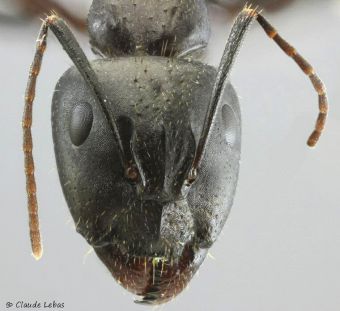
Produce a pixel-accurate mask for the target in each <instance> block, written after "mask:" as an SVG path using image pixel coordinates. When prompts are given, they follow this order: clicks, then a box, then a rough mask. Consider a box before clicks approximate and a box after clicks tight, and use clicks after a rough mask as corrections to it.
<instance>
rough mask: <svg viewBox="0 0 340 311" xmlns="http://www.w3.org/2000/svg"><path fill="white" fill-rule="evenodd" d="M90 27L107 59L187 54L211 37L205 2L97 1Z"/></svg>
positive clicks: (94, 42) (96, 49)
mask: <svg viewBox="0 0 340 311" xmlns="http://www.w3.org/2000/svg"><path fill="white" fill-rule="evenodd" d="M88 27H89V33H90V37H91V44H92V47H93V50H94V52H96V53H99V54H102V55H105V56H107V57H112V56H119V55H135V54H149V55H161V56H174V55H181V54H187V53H189V52H191V51H195V50H198V49H200V48H202V47H204V46H206V45H207V41H208V38H209V23H208V16H207V8H206V5H205V1H204V0H186V1H183V0H164V1H161V2H160V1H155V0H148V1H145V0H134V1H132V0H129V1H126V0H94V1H93V3H92V6H91V9H90V13H89V16H88Z"/></svg>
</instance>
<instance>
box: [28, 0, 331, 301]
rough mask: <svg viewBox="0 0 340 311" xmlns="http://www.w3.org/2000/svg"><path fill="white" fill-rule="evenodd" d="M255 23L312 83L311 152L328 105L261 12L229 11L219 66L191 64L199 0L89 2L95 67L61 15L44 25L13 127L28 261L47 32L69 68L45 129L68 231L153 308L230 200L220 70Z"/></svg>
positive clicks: (170, 292)
mask: <svg viewBox="0 0 340 311" xmlns="http://www.w3.org/2000/svg"><path fill="white" fill-rule="evenodd" d="M253 21H257V22H258V23H259V25H260V26H261V27H262V28H263V30H264V31H265V33H266V34H267V35H268V36H269V38H271V39H272V40H273V41H274V42H275V43H276V44H277V45H278V46H279V48H280V49H281V50H282V51H283V52H285V53H286V54H287V55H288V56H289V57H291V58H292V59H293V60H294V62H295V63H296V64H297V65H298V66H299V67H300V69H301V70H302V71H303V72H304V73H305V74H306V75H307V76H308V78H309V79H310V80H311V82H312V85H313V87H314V89H315V91H316V93H317V95H318V100H319V115H318V119H317V122H316V125H315V129H314V130H313V132H312V134H311V135H310V137H309V139H308V141H307V144H308V145H309V146H315V144H316V143H317V141H318V139H319V137H320V135H321V133H322V131H323V128H324V125H325V122H326V116H327V111H328V102H327V95H326V91H325V86H324V84H323V83H322V81H321V80H320V78H319V77H318V75H317V74H316V72H315V70H314V69H313V67H312V66H311V65H310V64H309V63H308V62H307V61H306V60H305V59H304V58H303V57H302V56H301V55H300V54H299V53H298V52H297V51H296V49H295V48H294V47H293V46H291V45H290V44H289V43H288V42H287V41H285V40H284V39H283V38H282V37H281V36H280V35H279V34H278V32H277V31H276V29H275V28H273V26H272V25H271V24H270V23H269V22H268V21H267V20H266V19H265V18H264V17H263V16H262V14H261V11H259V10H258V9H257V8H252V7H251V6H245V7H244V8H243V10H242V11H241V12H240V13H239V14H238V16H237V18H236V20H235V22H234V24H233V27H232V29H231V33H230V36H229V38H228V41H227V44H226V48H225V50H224V53H223V56H222V59H221V62H220V65H219V68H218V69H217V70H216V69H215V68H214V67H211V66H209V65H206V64H204V63H202V62H199V61H197V60H196V57H197V55H199V53H200V52H201V51H202V49H204V48H205V47H206V46H207V43H208V39H209V23H208V15H207V7H206V3H205V2H204V1H203V0H187V1H181V0H166V1H162V3H158V2H157V5H156V4H155V3H154V1H144V0H143V1H142V0H134V1H126V0H110V1H108V0H94V1H93V3H92V6H91V9H90V12H89V16H88V27H89V34H90V38H91V45H92V48H93V51H94V52H96V53H97V54H99V55H102V56H103V57H105V59H99V60H96V61H92V62H89V61H88V59H87V58H86V56H85V54H84V52H83V51H82V49H81V48H80V46H79V44H78V43H77V41H76V39H75V37H74V36H73V34H72V33H71V31H70V29H69V28H68V26H67V25H66V23H65V22H64V21H63V20H62V19H61V18H60V17H59V16H58V15H56V14H55V13H52V14H51V15H49V16H48V17H46V19H45V20H44V21H43V24H42V27H41V30H40V33H39V36H38V40H37V46H36V52H35V56H34V60H33V63H32V66H31V69H30V74H29V80H28V85H27V90H26V95H25V111H24V116H23V122H22V127H23V131H24V144H23V149H24V154H25V172H26V178H27V194H28V211H29V225H30V237H31V244H32V250H33V255H34V257H35V258H36V259H39V258H40V257H41V256H42V245H41V238H40V230H39V219H38V204H37V195H36V183H35V178H34V162H33V156H32V148H33V145H32V135H31V126H32V109H33V101H34V97H35V88H36V81H37V77H38V75H39V72H40V67H41V63H42V59H43V55H44V52H45V49H46V44H47V33H48V30H49V29H50V30H52V32H53V33H54V35H55V36H56V37H57V39H58V40H59V42H60V43H61V45H62V46H63V48H64V49H65V51H66V53H67V54H68V55H69V57H70V58H71V60H72V61H73V63H74V64H75V67H72V68H70V69H69V70H68V71H66V73H64V75H63V76H62V77H61V78H60V80H59V82H58V84H57V86H56V89H55V93H54V97H53V103H52V129H53V140H54V146H55V154H56V160H57V167H58V173H59V177H60V181H61V185H62V188H63V191H64V195H65V197H66V201H67V203H68V206H69V209H70V212H71V214H72V217H73V219H74V222H75V224H76V230H77V231H78V232H79V233H80V234H81V235H82V236H83V237H84V238H85V239H86V240H87V242H88V243H89V244H90V245H91V246H92V247H93V249H94V250H95V252H96V254H97V255H98V257H99V258H100V259H101V260H102V262H103V263H104V264H105V265H106V267H107V268H108V269H109V271H110V272H111V274H112V275H113V277H114V278H115V279H116V280H117V281H118V282H119V284H121V285H122V286H124V287H125V288H126V289H128V290H130V291H131V292H133V293H135V294H137V295H139V296H141V300H139V301H138V302H140V303H147V304H159V303H164V302H166V301H169V300H170V299H172V298H173V297H175V296H176V295H177V294H179V293H180V292H181V291H182V290H183V289H184V288H185V287H186V285H187V284H188V282H189V281H190V279H191V278H192V276H193V275H194V274H195V272H196V271H197V270H198V268H199V266H200V265H201V263H202V262H203V260H204V258H205V256H206V254H207V251H208V249H209V248H210V247H211V246H212V244H213V243H214V242H215V241H216V239H217V237H218V235H219V233H220V232H221V230H222V228H223V226H224V223H225V221H226V219H227V216H228V214H229V211H230V208H231V205H232V202H233V197H234V194H235V189H236V184H237V179H238V172H239V160H240V150H241V149H240V148H241V121H240V110H239V104H238V99H237V95H236V93H235V91H234V89H233V87H232V86H231V84H230V83H229V75H230V71H231V68H232V66H233V63H234V61H235V58H236V56H237V52H238V50H239V48H240V47H241V44H242V41H243V39H244V37H245V34H246V32H247V30H248V29H249V27H250V25H251V24H252V22H253Z"/></svg>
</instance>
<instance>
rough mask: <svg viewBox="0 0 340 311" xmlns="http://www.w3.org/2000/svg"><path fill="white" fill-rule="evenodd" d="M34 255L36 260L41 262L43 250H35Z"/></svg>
mask: <svg viewBox="0 0 340 311" xmlns="http://www.w3.org/2000/svg"><path fill="white" fill-rule="evenodd" d="M32 255H33V257H34V259H35V260H37V261H38V260H40V259H41V257H42V255H43V251H42V248H41V247H39V248H38V249H36V250H34V251H33V253H32Z"/></svg>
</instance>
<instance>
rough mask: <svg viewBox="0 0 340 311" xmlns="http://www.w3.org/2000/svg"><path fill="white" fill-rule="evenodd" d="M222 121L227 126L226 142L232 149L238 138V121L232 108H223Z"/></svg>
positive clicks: (226, 106)
mask: <svg viewBox="0 0 340 311" xmlns="http://www.w3.org/2000/svg"><path fill="white" fill-rule="evenodd" d="M222 119H223V122H224V125H225V141H226V143H227V144H228V145H229V146H230V147H233V146H234V145H235V144H236V141H237V138H238V120H237V117H236V115H235V112H234V110H233V109H232V108H231V107H230V106H228V105H224V106H223V107H222Z"/></svg>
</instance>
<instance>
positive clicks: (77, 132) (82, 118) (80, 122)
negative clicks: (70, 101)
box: [70, 103, 93, 146]
mask: <svg viewBox="0 0 340 311" xmlns="http://www.w3.org/2000/svg"><path fill="white" fill-rule="evenodd" d="M92 123H93V111H92V107H91V105H90V104H88V103H80V104H77V105H75V107H74V108H73V110H72V115H71V120H70V137H71V141H72V144H73V145H75V146H80V145H82V144H83V143H84V141H85V140H86V138H87V137H88V136H89V134H90V131H91V128H92Z"/></svg>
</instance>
